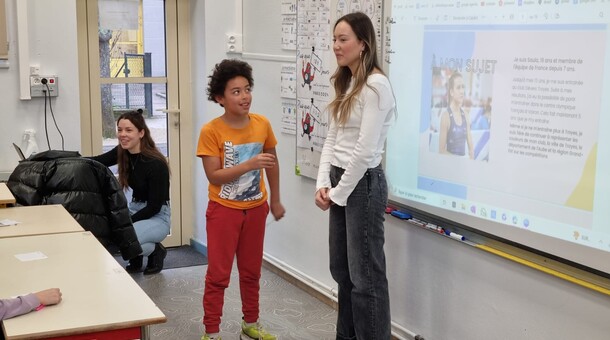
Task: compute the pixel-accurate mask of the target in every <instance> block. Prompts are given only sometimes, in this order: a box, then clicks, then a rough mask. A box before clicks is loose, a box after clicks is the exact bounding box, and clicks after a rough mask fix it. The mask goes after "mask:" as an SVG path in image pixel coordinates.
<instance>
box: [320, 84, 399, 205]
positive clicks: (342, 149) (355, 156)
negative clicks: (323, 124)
mask: <svg viewBox="0 0 610 340" xmlns="http://www.w3.org/2000/svg"><path fill="white" fill-rule="evenodd" d="M367 84H368V86H366V85H365V86H364V87H363V88H362V91H361V92H360V94H359V96H358V98H357V101H356V103H355V105H354V107H353V109H352V112H351V114H350V116H349V120H348V121H347V122H346V123H345V125H344V126H341V127H340V126H338V125H337V123H336V122H335V121H334V120H333V119H331V122H330V125H329V129H328V134H327V136H326V141H325V142H324V147H323V148H322V156H321V157H320V168H319V169H318V179H317V183H316V191H317V190H319V189H321V188H330V187H331V183H330V168H331V165H334V166H336V167H339V168H342V169H344V170H345V172H344V173H343V176H342V177H341V180H340V181H339V183H338V184H337V186H336V187H334V188H332V189H330V199H331V200H332V201H333V202H334V203H335V204H337V205H340V206H345V205H346V204H347V198H348V197H349V195H350V194H351V193H352V191H353V190H354V188H355V187H356V185H357V184H358V182H359V181H360V179H361V178H362V176H364V173H365V172H366V170H367V169H369V168H374V167H376V166H377V165H379V164H380V163H381V159H382V154H383V151H384V150H383V149H384V144H385V140H386V137H387V135H388V129H389V127H390V125H391V123H392V122H393V118H394V114H395V108H396V103H395V100H394V95H393V92H392V87H391V85H390V81H389V80H388V78H387V77H386V76H384V75H383V74H380V73H374V74H371V75H370V76H369V77H368V79H367ZM369 86H370V87H369ZM371 87H372V88H371ZM373 89H374V90H373ZM350 90H351V86H350V89H348V93H349V91H350Z"/></svg>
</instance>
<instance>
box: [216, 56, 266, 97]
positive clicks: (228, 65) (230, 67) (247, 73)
mask: <svg viewBox="0 0 610 340" xmlns="http://www.w3.org/2000/svg"><path fill="white" fill-rule="evenodd" d="M239 76H242V77H244V78H246V79H247V80H248V83H249V84H250V87H253V86H254V80H253V79H252V66H250V65H249V64H248V63H247V62H245V61H241V60H237V59H224V60H223V61H221V62H220V63H218V64H216V66H214V70H213V72H212V75H211V76H208V78H210V81H209V82H208V88H207V90H206V93H207V95H208V100H210V101H213V102H215V103H218V102H217V101H216V96H222V95H224V92H225V88H226V86H227V83H228V82H229V80H231V79H233V78H235V77H239Z"/></svg>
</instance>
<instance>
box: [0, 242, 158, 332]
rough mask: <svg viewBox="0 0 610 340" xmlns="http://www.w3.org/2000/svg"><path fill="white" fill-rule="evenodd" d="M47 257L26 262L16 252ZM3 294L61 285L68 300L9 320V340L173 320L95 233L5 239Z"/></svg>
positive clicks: (0, 261)
mask: <svg viewBox="0 0 610 340" xmlns="http://www.w3.org/2000/svg"><path fill="white" fill-rule="evenodd" d="M36 254H38V256H39V257H44V258H43V259H33V260H30V261H24V260H20V259H18V258H17V257H16V256H15V255H21V256H25V257H34V258H36V257H37V256H36ZM0 268H2V271H3V275H2V280H0V296H2V297H11V296H18V295H23V294H25V293H28V292H36V291H40V290H43V289H47V288H60V289H61V292H62V294H63V300H62V302H61V303H60V304H58V305H55V306H47V307H45V308H43V309H42V310H40V311H37V312H36V311H35V312H31V313H29V314H25V315H21V316H19V317H15V318H12V319H8V320H4V321H3V323H4V329H5V333H6V336H7V340H18V339H40V338H43V337H50V336H68V335H75V334H84V333H91V332H101V331H112V330H117V329H125V328H130V327H141V326H146V325H150V324H156V323H163V322H165V321H166V320H167V319H166V317H165V315H164V314H163V313H162V312H161V310H159V308H157V306H156V305H155V303H154V302H153V301H152V300H151V299H150V298H149V297H148V295H146V293H145V292H144V291H143V290H142V289H141V288H140V286H138V284H137V283H136V282H135V281H134V280H133V279H132V278H131V276H130V275H129V274H128V273H127V272H126V271H125V270H124V269H123V267H121V266H120V265H119V264H118V263H117V262H116V261H115V260H114V258H113V257H112V256H111V255H110V254H109V253H108V251H106V249H104V247H103V246H102V245H101V244H100V243H99V242H98V241H97V239H96V238H95V237H94V236H93V235H92V234H91V233H90V232H80V233H63V234H50V235H38V236H25V237H12V238H3V239H0Z"/></svg>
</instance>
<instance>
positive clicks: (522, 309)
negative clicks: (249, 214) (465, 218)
mask: <svg viewBox="0 0 610 340" xmlns="http://www.w3.org/2000/svg"><path fill="white" fill-rule="evenodd" d="M276 3H277V2H275V1H273V0H258V1H257V6H261V7H264V6H273V5H274V4H276ZM240 4H241V1H239V0H232V1H228V2H227V1H223V2H218V3H216V2H211V1H206V13H205V14H206V15H205V18H206V22H205V30H207V31H206V32H205V33H206V34H205V40H199V39H195V40H197V41H198V42H197V43H202V42H203V41H205V48H204V49H205V51H206V52H205V53H206V54H205V55H206V60H207V61H208V62H207V63H206V65H205V68H204V72H207V71H209V70H210V69H211V67H212V66H213V64H214V63H215V62H218V61H219V60H221V59H222V58H225V57H227V56H226V54H224V53H223V51H224V39H223V38H224V34H225V33H229V32H235V29H236V27H239V26H240V23H239V21H240V18H239V14H237V19H236V20H237V22H235V21H234V20H233V18H231V16H230V13H234V11H235V9H236V8H239V7H240ZM278 6H279V5H278ZM244 7H245V5H244ZM268 12H270V13H269V15H268V16H265V17H264V18H261V17H260V16H257V17H256V18H254V19H251V20H247V19H248V18H244V20H243V22H244V23H247V22H253V21H255V20H258V22H259V25H261V26H263V28H261V30H268V29H269V25H275V26H276V27H275V28H272V29H277V30H280V27H279V25H277V23H278V22H279V21H278V20H279V19H277V18H274V15H273V13H272V12H273V11H271V10H269V11H268ZM217 13H225V15H222V16H220V15H218V14H217ZM248 13H249V11H244V13H243V15H244V16H247V15H248ZM197 16H198V17H203V16H202V15H200V14H197ZM221 17H222V19H221ZM252 29H253V28H250V27H245V26H244V32H243V36H244V46H245V47H248V46H256V51H254V52H258V53H261V52H260V51H261V45H260V44H264V43H273V42H267V41H263V40H262V39H261V40H259V41H257V42H252V41H248V40H247V39H248V37H249V36H250V37H252V36H255V35H256V34H251V33H250V31H248V30H252ZM210 30H213V32H214V33H212V32H211V31H210ZM275 43H277V44H279V41H277V42H275ZM268 50H269V51H270V52H268V53H270V54H277V53H279V52H277V51H278V49H277V46H270V47H269V49H268ZM245 52H246V53H245V54H244V56H245V58H244V59H245V60H246V61H248V62H249V63H250V64H251V65H252V66H253V68H254V83H255V86H254V92H253V94H254V100H253V105H252V111H254V112H259V113H263V114H265V115H267V116H268V117H269V118H270V119H271V121H272V124H273V128H274V131H275V133H276V135H277V137H278V146H277V150H278V155H279V160H280V164H281V189H282V201H283V203H284V205H285V207H286V210H287V212H286V216H285V217H284V219H282V220H281V221H280V222H272V223H270V224H269V225H268V227H267V234H266V241H265V256H267V257H269V258H272V259H274V260H278V261H279V262H281V263H283V264H284V265H286V266H287V267H290V268H292V269H295V270H296V271H297V272H299V273H302V274H304V275H305V276H307V277H309V278H311V279H313V280H314V281H316V282H318V283H320V284H321V285H322V286H326V287H329V288H333V287H335V284H334V282H333V281H332V278H331V277H330V274H329V272H328V269H327V268H328V245H327V244H328V243H327V238H328V232H327V230H328V227H327V225H328V222H327V214H326V213H323V212H321V211H320V210H319V209H317V208H316V207H315V205H314V203H313V192H314V185H315V183H314V182H313V180H310V179H306V178H302V177H298V176H295V175H294V166H295V147H296V141H295V138H294V136H288V135H283V134H281V133H280V120H279V117H280V113H281V109H280V102H279V100H280V98H279V94H278V92H279V90H278V89H279V78H280V77H279V70H280V64H281V62H277V61H272V60H265V59H264V58H256V57H252V55H251V54H250V53H248V52H252V51H248V50H246V51H245ZM197 58H198V59H201V57H197ZM197 62H199V60H197ZM199 79H200V78H198V79H197V80H199ZM195 83H196V82H195ZM206 83H207V80H206ZM200 85H203V84H197V85H195V86H197V90H196V91H195V92H196V93H201V91H200V90H199V86H200ZM203 86H204V85H203ZM204 87H205V86H204ZM201 97H202V98H205V96H204V95H203V94H202V95H201ZM201 106H202V107H204V106H205V105H204V104H201ZM208 109H209V111H207V112H209V116H208V115H206V116H205V117H203V116H201V117H198V119H199V121H200V122H203V121H207V120H209V119H210V118H211V117H212V116H216V115H217V114H219V113H220V110H219V109H218V107H214V106H211V107H210V106H209V105H208ZM198 168H199V173H198V175H197V176H202V175H203V172H202V171H201V170H200V168H201V164H198ZM196 181H197V182H196V185H197V192H198V198H197V203H196V206H197V207H202V209H203V207H205V204H206V202H207V199H206V198H205V190H206V187H204V186H201V185H203V184H207V183H206V182H205V181H202V180H200V179H196ZM203 213H204V211H203V210H202V211H201V213H199V215H198V216H199V218H200V219H199V220H198V225H197V230H198V232H197V234H196V235H195V237H196V238H197V240H198V241H199V242H202V243H205V242H206V241H205V230H204V229H205V227H204V225H205V224H204V223H205V222H204V217H203ZM386 255H387V264H388V273H389V275H388V276H389V279H390V294H391V301H392V306H391V308H392V318H393V320H394V321H395V322H396V323H398V324H399V325H400V326H402V327H404V328H406V329H408V330H410V331H413V332H415V333H418V334H421V335H422V336H423V337H425V339H426V340H453V339H457V340H461V339H464V340H476V339H481V340H488V339H537V340H538V339H553V340H555V339H573V338H578V339H600V340H601V339H608V338H609V337H610V335H609V334H610V323H608V322H607V320H608V315H610V297H608V296H604V295H601V294H599V293H596V292H594V291H591V290H588V289H585V288H582V287H580V286H576V285H574V284H572V283H569V282H567V281H563V280H560V279H557V278H554V277H551V276H549V275H547V274H543V273H541V272H538V271H536V270H533V269H530V268H527V267H524V266H521V265H518V264H515V263H512V262H508V261H507V260H504V259H502V258H499V257H496V256H495V255H491V254H488V253H486V252H483V251H480V250H477V249H475V248H472V247H470V246H467V245H465V244H462V243H459V242H456V241H453V240H451V239H449V238H446V237H441V236H440V235H436V234H433V233H431V232H428V231H426V230H422V229H419V228H417V227H413V226H410V225H407V224H405V223H403V222H401V221H398V220H396V219H394V218H390V219H388V221H387V222H386Z"/></svg>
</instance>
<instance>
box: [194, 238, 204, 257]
mask: <svg viewBox="0 0 610 340" xmlns="http://www.w3.org/2000/svg"><path fill="white" fill-rule="evenodd" d="M191 247H193V249H195V250H196V251H198V252H200V253H202V254H203V255H205V256H206V257H207V256H208V246H207V245H205V244H203V243H201V242H199V241H197V240H195V239H194V238H192V239H191Z"/></svg>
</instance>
